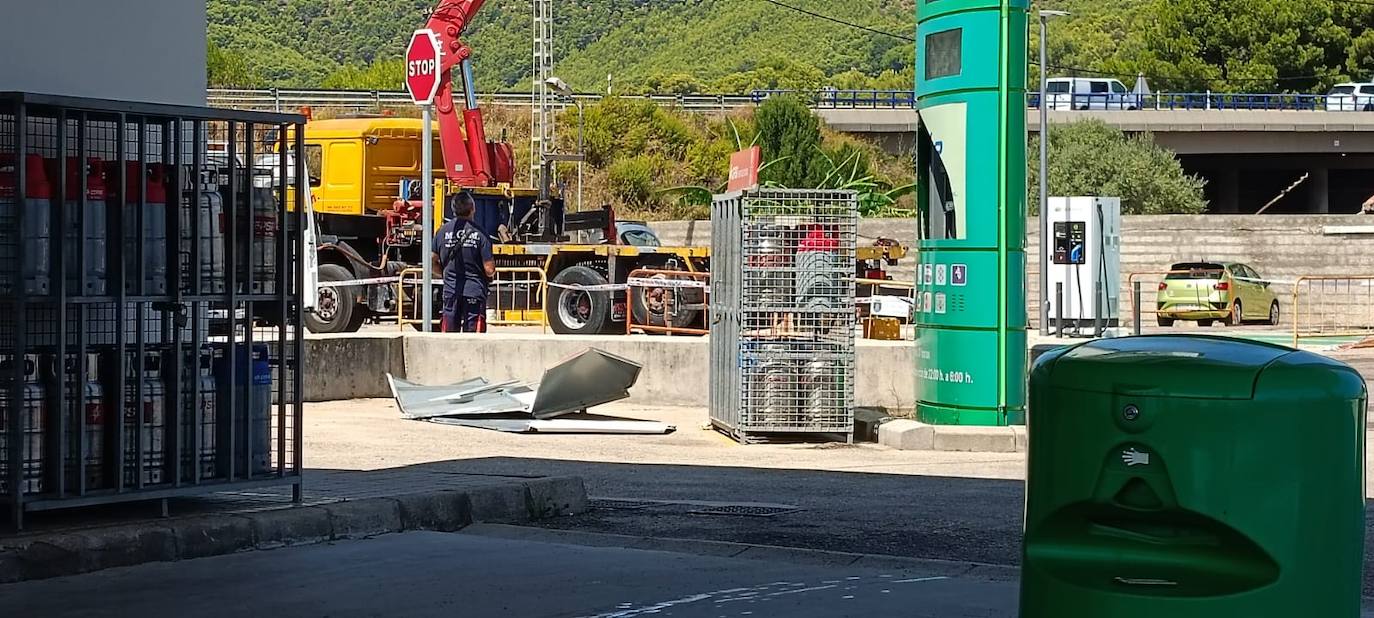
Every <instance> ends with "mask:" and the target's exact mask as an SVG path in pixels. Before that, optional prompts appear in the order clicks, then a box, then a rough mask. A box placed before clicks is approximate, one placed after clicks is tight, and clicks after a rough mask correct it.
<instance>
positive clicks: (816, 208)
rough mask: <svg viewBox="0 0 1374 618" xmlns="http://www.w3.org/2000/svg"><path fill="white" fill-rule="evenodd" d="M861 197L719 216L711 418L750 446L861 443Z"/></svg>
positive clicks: (775, 203)
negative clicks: (809, 440) (806, 440)
mask: <svg viewBox="0 0 1374 618" xmlns="http://www.w3.org/2000/svg"><path fill="white" fill-rule="evenodd" d="M858 224H859V210H858V196H857V195H856V194H855V193H853V192H849V191H794V190H789V189H755V190H750V191H745V192H742V193H731V194H727V195H723V196H717V198H716V200H715V202H714V204H713V206H712V210H711V236H712V238H711V251H712V256H713V259H712V262H711V315H712V318H713V319H712V325H711V341H710V348H711V352H710V353H711V364H710V367H711V368H710V372H711V376H710V382H711V387H710V392H711V401H710V416H711V423H712V425H713V426H715V427H716V428H717V429H719V430H721V431H723V432H724V433H726V434H728V435H730V436H731V437H733V438H735V439H736V440H739V441H740V442H744V443H748V442H751V441H757V440H766V439H771V438H778V437H788V435H789V434H791V436H790V437H795V434H827V435H839V436H842V437H844V438H845V439H846V440H847V441H851V442H852V441H853V437H854V337H855V329H856V327H857V321H858V320H857V311H856V310H855V271H856V264H855V259H856V251H857V246H858Z"/></svg>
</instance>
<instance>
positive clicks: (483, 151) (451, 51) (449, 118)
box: [425, 0, 510, 187]
mask: <svg viewBox="0 0 1374 618" xmlns="http://www.w3.org/2000/svg"><path fill="white" fill-rule="evenodd" d="M483 4H486V0H441V1H440V2H439V6H438V7H437V8H435V9H434V13H432V14H431V15H430V18H429V22H428V23H427V24H426V25H425V27H426V28H428V29H430V30H433V31H434V33H435V34H437V35H438V36H439V47H440V50H441V54H442V55H441V56H440V59H439V93H438V95H437V96H436V97H435V98H434V108H435V111H436V112H437V113H438V115H439V141H440V144H441V145H442V147H443V151H444V170H445V173H446V175H447V176H448V179H449V180H450V181H452V182H454V183H457V184H459V185H463V186H468V187H490V186H494V185H495V184H496V183H497V182H498V181H504V182H509V181H510V180H509V179H498V178H496V177H495V175H494V174H493V172H492V162H491V145H490V144H488V143H487V131H486V126H485V124H484V123H483V121H482V110H481V109H480V108H478V106H477V92H476V90H475V89H474V87H473V82H472V63H471V57H472V48H471V47H469V46H468V45H467V44H466V43H464V42H463V41H462V39H461V37H462V34H463V30H464V29H466V28H467V26H468V24H469V23H471V22H472V17H473V16H474V15H476V14H477V11H479V10H481V8H482V5H483ZM455 68H458V69H460V70H461V74H462V79H463V92H464V93H466V95H467V102H466V103H467V105H466V106H465V108H464V110H463V114H462V119H461V120H459V117H458V111H457V109H456V108H455V106H454V102H453V69H455Z"/></svg>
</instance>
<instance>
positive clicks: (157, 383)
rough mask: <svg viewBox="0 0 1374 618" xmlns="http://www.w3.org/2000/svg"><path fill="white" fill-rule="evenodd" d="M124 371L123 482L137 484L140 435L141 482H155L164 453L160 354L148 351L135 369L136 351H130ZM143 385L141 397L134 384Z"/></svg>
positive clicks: (164, 400) (162, 469)
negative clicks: (140, 364)
mask: <svg viewBox="0 0 1374 618" xmlns="http://www.w3.org/2000/svg"><path fill="white" fill-rule="evenodd" d="M130 356H131V358H129V361H128V363H127V364H126V365H125V373H124V389H125V390H124V484H125V485H126V486H135V485H137V484H138V478H139V477H138V461H139V459H140V447H139V440H140V435H141V439H142V441H143V442H142V457H141V458H142V460H143V484H144V485H145V486H146V485H158V484H161V483H162V482H163V480H164V478H165V476H164V472H165V470H166V455H167V443H166V437H167V420H166V419H167V414H166V410H167V395H166V393H167V389H166V386H165V384H164V383H163V380H162V355H160V354H158V353H156V352H149V353H147V354H146V355H145V356H144V360H143V372H142V373H141V374H140V373H139V367H138V363H137V362H135V361H136V360H137V354H133V355H130ZM140 383H142V385H143V400H142V401H141V402H140V401H139V397H138V386H139V384H140Z"/></svg>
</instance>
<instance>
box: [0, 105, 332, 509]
mask: <svg viewBox="0 0 1374 618" xmlns="http://www.w3.org/2000/svg"><path fill="white" fill-rule="evenodd" d="M304 122H305V119H304V118H303V117H300V116H296V115H287V114H267V113H258V112H241V111H231V110H220V109H209V108H198V107H179V106H167V105H150V104H142V103H128V102H118V101H103V100H93V99H79V98H71V97H57V96H49V95H35V94H28V93H0V386H3V388H0V503H3V504H4V505H5V506H7V507H8V508H7V509H6V513H5V514H6V515H8V519H9V520H10V523H11V524H12V525H13V526H14V527H16V528H20V527H22V526H23V522H24V517H25V514H26V513H29V512H34V511H43V510H51V509H60V508H67V507H77V506H90V505H100V504H106V503H114V502H127V501H139V500H155V501H160V505H161V507H162V509H163V511H164V512H165V511H166V509H167V508H168V503H167V501H168V500H169V499H171V498H175V497H179V496H187V495H192V494H203V493H210V492H219V491H238V490H243V489H249V488H257V487H265V486H281V488H282V489H283V490H284V489H286V488H287V486H289V487H290V489H291V494H292V497H293V498H294V499H296V500H299V499H300V490H301V444H302V438H301V429H302V428H301V417H302V404H301V402H302V396H301V388H302V383H301V380H300V371H301V359H302V358H303V342H302V339H301V337H302V333H303V329H301V328H300V324H301V311H302V303H301V302H300V301H301V298H302V294H301V291H302V289H303V286H304V279H303V274H304V271H303V270H302V265H303V263H304V262H303V260H302V256H303V255H305V253H304V252H305V250H306V248H305V246H304V242H305V229H306V226H305V223H306V221H305V220H304V215H303V213H308V212H309V210H308V209H307V208H304V203H303V200H304V199H306V197H307V195H308V187H306V186H305V185H304V179H306V178H308V177H309V176H308V175H307V174H306V173H305V171H304V169H303V167H304V165H305V161H304V157H294V156H281V153H287V152H301V151H303V146H304V145H303V142H302V132H301V128H302V127H303V125H304ZM293 166H299V167H301V168H302V169H292V167H293ZM297 179H301V182H300V184H299V186H297ZM282 495H285V494H284V493H283V494H282ZM0 519H5V517H3V516H0Z"/></svg>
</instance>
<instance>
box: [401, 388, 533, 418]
mask: <svg viewBox="0 0 1374 618" xmlns="http://www.w3.org/2000/svg"><path fill="white" fill-rule="evenodd" d="M529 409H530V404H529V402H528V401H526V400H521V399H520V398H518V397H515V396H513V395H512V394H511V393H507V392H503V391H497V392H492V393H482V394H480V395H477V396H476V397H473V398H472V399H471V400H470V401H465V402H462V403H447V404H442V405H434V406H433V407H429V408H424V409H422V410H418V411H412V412H410V413H409V414H407V415H406V418H408V419H410V420H416V421H422V420H428V419H432V418H440V417H445V416H497V415H503V414H519V415H520V416H521V417H524V418H528V417H529Z"/></svg>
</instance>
